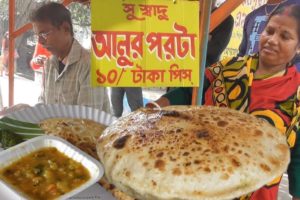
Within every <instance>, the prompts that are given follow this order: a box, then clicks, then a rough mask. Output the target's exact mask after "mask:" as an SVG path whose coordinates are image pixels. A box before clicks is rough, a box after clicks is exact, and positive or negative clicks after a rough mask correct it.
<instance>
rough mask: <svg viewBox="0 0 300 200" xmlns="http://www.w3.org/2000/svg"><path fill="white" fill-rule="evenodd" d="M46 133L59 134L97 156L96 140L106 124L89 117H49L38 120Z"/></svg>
mask: <svg viewBox="0 0 300 200" xmlns="http://www.w3.org/2000/svg"><path fill="white" fill-rule="evenodd" d="M40 127H41V128H42V129H43V130H44V131H45V133H46V134H48V135H54V136H59V137H61V138H63V139H65V140H67V141H69V142H70V143H72V144H73V145H75V146H77V147H78V148H80V149H81V150H83V151H85V152H86V153H88V154H90V155H91V156H93V157H95V158H97V153H96V141H97V138H98V137H99V136H100V135H101V133H102V132H103V130H104V129H105V128H106V125H103V124H100V123H98V122H95V121H93V120H89V119H78V118H50V119H46V120H43V121H41V122H40Z"/></svg>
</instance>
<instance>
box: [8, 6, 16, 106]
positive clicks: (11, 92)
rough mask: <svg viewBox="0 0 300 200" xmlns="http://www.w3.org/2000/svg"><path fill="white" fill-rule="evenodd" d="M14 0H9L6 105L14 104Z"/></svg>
mask: <svg viewBox="0 0 300 200" xmlns="http://www.w3.org/2000/svg"><path fill="white" fill-rule="evenodd" d="M14 29H15V0H9V28H8V32H9V44H8V45H9V46H8V52H9V53H8V91H9V95H8V103H9V104H8V105H9V106H12V105H14V57H15V38H14V34H13V32H14Z"/></svg>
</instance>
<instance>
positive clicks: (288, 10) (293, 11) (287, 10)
mask: <svg viewBox="0 0 300 200" xmlns="http://www.w3.org/2000/svg"><path fill="white" fill-rule="evenodd" d="M275 15H286V16H289V17H292V18H294V19H295V20H296V21H297V27H296V28H297V34H298V40H299V41H300V5H296V4H292V5H290V6H283V7H281V8H279V9H278V10H275V11H274V12H273V13H272V14H271V15H270V17H269V19H268V22H269V21H270V19H271V18H272V17H273V16H275Z"/></svg>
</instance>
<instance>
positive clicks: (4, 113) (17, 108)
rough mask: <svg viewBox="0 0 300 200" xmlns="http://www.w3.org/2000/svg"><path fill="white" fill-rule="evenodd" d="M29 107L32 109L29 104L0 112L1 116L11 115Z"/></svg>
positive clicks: (18, 105)
mask: <svg viewBox="0 0 300 200" xmlns="http://www.w3.org/2000/svg"><path fill="white" fill-rule="evenodd" d="M28 107H30V106H29V105H28V104H17V105H14V106H12V107H9V108H4V109H3V110H1V111H0V116H5V115H7V114H9V113H12V112H15V111H19V110H23V109H24V108H28Z"/></svg>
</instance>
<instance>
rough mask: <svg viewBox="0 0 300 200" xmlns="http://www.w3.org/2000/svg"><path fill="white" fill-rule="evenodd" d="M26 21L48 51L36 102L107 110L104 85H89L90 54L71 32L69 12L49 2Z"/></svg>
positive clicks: (108, 109)
mask: <svg viewBox="0 0 300 200" xmlns="http://www.w3.org/2000/svg"><path fill="white" fill-rule="evenodd" d="M30 20H31V22H32V25H33V31H34V32H35V35H36V37H37V40H38V42H39V43H40V44H41V45H42V46H43V48H45V49H47V50H48V51H49V52H51V54H52V56H51V57H50V58H49V59H46V60H45V62H44V65H45V70H44V72H45V74H44V78H43V89H42V90H43V91H42V94H41V96H40V99H39V100H40V101H41V102H42V103H46V104H57V103H58V104H70V105H85V106H90V107H94V108H98V109H100V110H104V111H106V112H110V105H109V100H108V95H107V91H106V89H105V88H104V87H95V88H92V87H91V83H90V82H91V81H90V54H89V52H88V51H87V50H85V49H84V48H83V47H82V46H81V45H80V44H79V43H78V41H77V40H76V39H74V35H73V26H72V22H71V14H70V12H69V10H67V9H66V8H65V7H64V6H63V5H62V4H59V3H55V2H50V3H47V4H45V5H43V6H41V7H39V8H38V9H37V10H35V11H34V12H32V14H31V16H30Z"/></svg>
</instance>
